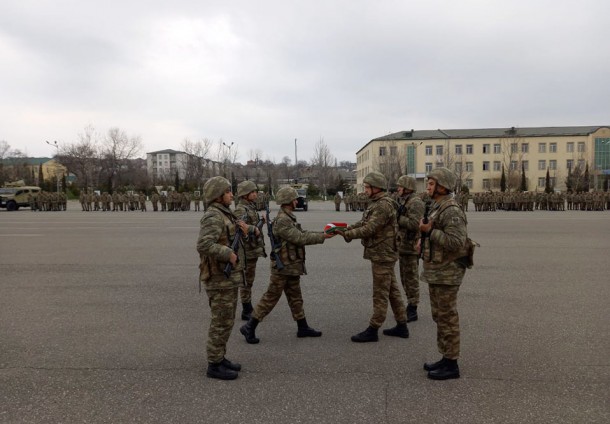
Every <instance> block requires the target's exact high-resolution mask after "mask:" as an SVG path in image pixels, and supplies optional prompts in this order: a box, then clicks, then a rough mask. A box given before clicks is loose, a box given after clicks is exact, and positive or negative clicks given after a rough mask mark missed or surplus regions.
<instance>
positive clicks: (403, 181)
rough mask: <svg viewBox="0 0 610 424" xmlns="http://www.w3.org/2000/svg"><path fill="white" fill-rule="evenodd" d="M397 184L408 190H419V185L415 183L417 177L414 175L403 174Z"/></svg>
mask: <svg viewBox="0 0 610 424" xmlns="http://www.w3.org/2000/svg"><path fill="white" fill-rule="evenodd" d="M396 184H398V185H399V186H401V187H404V188H406V189H407V190H413V191H417V186H416V185H415V178H413V177H409V176H407V175H403V176H401V177H400V178H399V179H398V182H397V183H396Z"/></svg>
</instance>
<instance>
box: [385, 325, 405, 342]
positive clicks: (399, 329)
mask: <svg viewBox="0 0 610 424" xmlns="http://www.w3.org/2000/svg"><path fill="white" fill-rule="evenodd" d="M383 334H385V335H386V336H394V337H402V338H403V339H408V338H409V329H408V328H407V323H406V322H397V323H396V326H395V327H392V328H386V329H385V330H383Z"/></svg>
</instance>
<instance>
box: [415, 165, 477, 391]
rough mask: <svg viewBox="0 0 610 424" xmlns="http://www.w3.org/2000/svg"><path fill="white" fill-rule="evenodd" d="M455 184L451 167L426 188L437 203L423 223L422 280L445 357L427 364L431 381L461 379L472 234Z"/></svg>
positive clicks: (436, 172)
mask: <svg viewBox="0 0 610 424" xmlns="http://www.w3.org/2000/svg"><path fill="white" fill-rule="evenodd" d="M455 182H456V177H455V174H454V173H453V172H451V171H450V170H449V169H447V168H437V169H434V170H433V171H431V172H430V173H429V174H428V183H427V187H426V189H427V191H428V194H430V196H431V197H432V200H433V202H434V203H433V204H432V211H431V213H430V218H429V222H428V223H427V224H424V222H423V220H422V221H420V224H419V229H420V231H421V232H422V240H424V246H423V264H424V271H423V272H422V280H423V281H426V282H427V283H428V285H429V292H430V306H431V309H432V318H433V320H434V322H435V323H436V328H437V330H436V340H437V345H438V350H439V352H440V353H441V354H442V355H443V357H442V358H441V360H440V361H437V362H433V363H425V364H424V370H426V371H428V378H431V379H433V380H447V379H450V378H459V377H460V370H459V368H458V363H457V360H458V357H459V354H460V324H459V317H458V311H457V294H458V290H459V288H460V284H461V283H462V280H463V278H464V274H465V272H466V266H467V265H466V263H465V261H466V260H467V259H468V248H467V243H468V234H467V229H466V226H467V220H466V215H465V214H464V211H462V208H460V206H459V205H458V204H457V202H456V201H455V200H454V199H453V196H452V191H453V187H455ZM424 234H425V235H426V237H425V239H424Z"/></svg>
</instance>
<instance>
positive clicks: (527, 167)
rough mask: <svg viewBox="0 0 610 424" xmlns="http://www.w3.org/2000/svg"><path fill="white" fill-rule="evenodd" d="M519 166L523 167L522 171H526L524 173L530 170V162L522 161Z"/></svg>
mask: <svg viewBox="0 0 610 424" xmlns="http://www.w3.org/2000/svg"><path fill="white" fill-rule="evenodd" d="M521 165H523V169H524V170H526V171H529V170H530V161H528V160H524V161H523V162H521Z"/></svg>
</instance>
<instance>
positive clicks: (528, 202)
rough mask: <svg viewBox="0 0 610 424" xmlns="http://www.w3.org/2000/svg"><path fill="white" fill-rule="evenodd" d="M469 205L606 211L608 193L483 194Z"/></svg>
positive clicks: (478, 208)
mask: <svg viewBox="0 0 610 424" xmlns="http://www.w3.org/2000/svg"><path fill="white" fill-rule="evenodd" d="M472 203H473V205H474V210H475V211H477V212H487V211H498V210H504V211H535V210H545V211H565V210H579V211H603V210H610V192H585V193H557V192H555V193H545V192H540V193H534V192H508V193H502V192H485V193H475V194H474V195H473V196H472ZM465 210H467V209H465Z"/></svg>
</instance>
